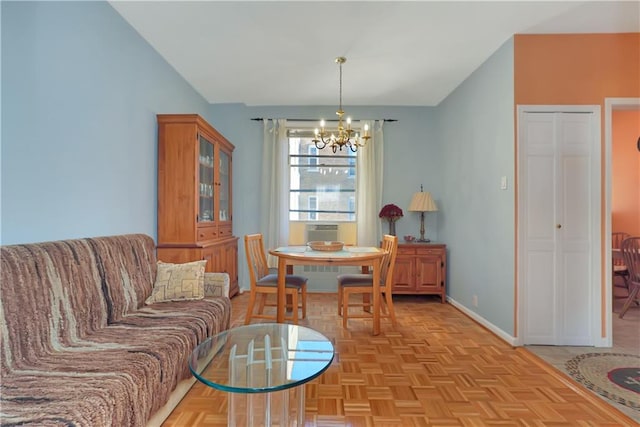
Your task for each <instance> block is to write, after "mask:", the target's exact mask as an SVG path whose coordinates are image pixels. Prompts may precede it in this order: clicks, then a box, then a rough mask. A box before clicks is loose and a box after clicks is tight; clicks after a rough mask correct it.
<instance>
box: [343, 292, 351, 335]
mask: <svg viewBox="0 0 640 427" xmlns="http://www.w3.org/2000/svg"><path fill="white" fill-rule="evenodd" d="M348 317H349V291H348V290H347V289H344V290H343V291H342V327H343V328H344V329H347V318H348Z"/></svg>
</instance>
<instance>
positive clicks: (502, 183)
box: [500, 176, 507, 190]
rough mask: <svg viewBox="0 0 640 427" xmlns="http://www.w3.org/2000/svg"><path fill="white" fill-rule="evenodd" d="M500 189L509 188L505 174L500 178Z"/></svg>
mask: <svg viewBox="0 0 640 427" xmlns="http://www.w3.org/2000/svg"><path fill="white" fill-rule="evenodd" d="M500 189H501V190H506V189H507V177H506V176H503V177H502V178H500Z"/></svg>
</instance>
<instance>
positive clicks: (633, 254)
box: [618, 237, 640, 319]
mask: <svg viewBox="0 0 640 427" xmlns="http://www.w3.org/2000/svg"><path fill="white" fill-rule="evenodd" d="M620 249H621V250H622V258H623V259H624V263H625V264H626V266H627V268H628V269H629V277H628V278H627V284H628V286H629V296H628V297H627V299H626V301H625V302H624V305H623V306H622V310H620V314H618V317H620V318H621V319H622V318H623V317H624V314H625V313H626V312H627V310H629V307H631V304H633V302H634V301H635V302H636V303H638V301H637V299H638V292H640V237H628V238H626V239H624V240H623V241H622V244H621V246H620Z"/></svg>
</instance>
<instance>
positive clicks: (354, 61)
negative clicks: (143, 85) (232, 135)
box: [110, 0, 640, 106]
mask: <svg viewBox="0 0 640 427" xmlns="http://www.w3.org/2000/svg"><path fill="white" fill-rule="evenodd" d="M110 3H111V5H112V6H113V7H114V8H115V9H116V10H117V11H118V12H119V13H120V15H122V16H123V18H124V19H125V20H126V21H128V22H129V24H131V25H132V26H133V28H135V29H136V30H137V31H138V32H139V33H140V35H141V36H142V37H143V38H144V39H146V40H147V41H148V42H149V44H151V46H153V47H154V48H155V49H156V50H157V51H158V52H159V53H160V55H162V56H163V57H164V58H165V59H166V60H167V62H169V64H171V65H172V66H173V67H174V68H175V69H176V70H177V71H178V73H180V74H181V75H182V76H183V77H184V78H185V79H186V80H187V81H188V82H189V83H190V84H191V85H192V86H193V87H194V88H195V90H197V91H198V92H199V93H200V94H201V95H202V96H203V97H204V98H205V99H206V100H207V101H209V102H210V103H244V104H247V105H335V104H337V102H338V72H339V70H338V66H337V65H336V64H335V63H334V59H335V58H336V57H337V56H346V57H347V62H346V63H345V64H344V65H343V103H344V104H345V105H406V106H412V105H413V106H430V105H437V104H438V103H439V102H440V101H442V100H443V99H444V98H445V97H446V96H447V95H448V94H449V93H451V91H453V90H454V89H455V88H456V87H457V86H458V85H459V84H460V83H461V82H462V81H463V80H464V79H465V78H467V77H468V76H469V75H470V74H471V73H472V72H473V71H474V70H475V69H476V68H478V66H479V65H480V64H482V63H483V62H484V61H485V60H486V59H487V58H488V57H489V56H491V55H492V54H493V53H494V52H495V51H496V50H497V49H498V48H499V47H500V46H501V45H502V44H503V43H504V42H505V41H506V40H508V39H509V38H510V37H511V36H512V35H513V34H522V33H529V34H534V33H616V32H640V1H638V0H635V1H623V2H619V1H600V2H595V1H588V2H579V1H550V2H543V1H529V2H525V1H496V2H485V1H465V2H463V1H440V2H436V1H410V2H399V1H386V2H385V1H354V2H344V1H324V2H314V1H288V2H286V1H252V2H250V1H195V2H181V1H141V2H139V1H136V2H132V1H112V2H110Z"/></svg>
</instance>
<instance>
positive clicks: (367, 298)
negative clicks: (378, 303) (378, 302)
mask: <svg viewBox="0 0 640 427" xmlns="http://www.w3.org/2000/svg"><path fill="white" fill-rule="evenodd" d="M362 309H363V310H364V311H366V312H367V313H371V294H362Z"/></svg>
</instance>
